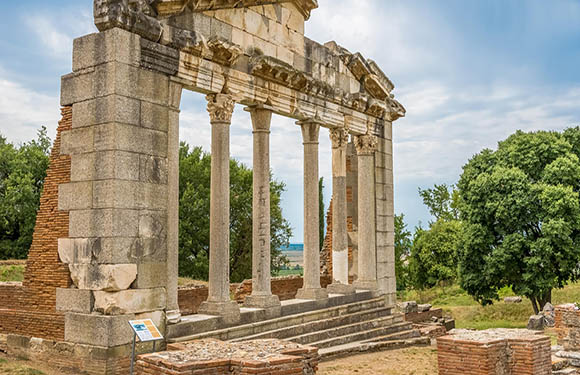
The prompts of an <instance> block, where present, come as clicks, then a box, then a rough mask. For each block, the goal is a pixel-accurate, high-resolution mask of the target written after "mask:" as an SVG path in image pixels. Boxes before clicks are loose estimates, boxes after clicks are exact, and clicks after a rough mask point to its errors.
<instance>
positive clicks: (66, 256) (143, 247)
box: [58, 237, 167, 278]
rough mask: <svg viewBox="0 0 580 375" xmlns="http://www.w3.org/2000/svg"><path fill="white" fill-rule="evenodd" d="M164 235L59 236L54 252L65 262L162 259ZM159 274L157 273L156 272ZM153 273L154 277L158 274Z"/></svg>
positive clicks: (119, 261)
mask: <svg viewBox="0 0 580 375" xmlns="http://www.w3.org/2000/svg"><path fill="white" fill-rule="evenodd" d="M166 247H167V244H166V238H165V237H163V238H135V237H114V238H111V237H100V238H60V239H59V240H58V254H59V258H60V260H61V262H63V263H65V264H90V263H95V264H126V263H133V262H164V261H165V259H166V257H167V256H166ZM159 277H161V276H159ZM159 277H157V276H156V278H159Z"/></svg>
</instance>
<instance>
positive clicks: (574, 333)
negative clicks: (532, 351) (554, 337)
mask: <svg viewBox="0 0 580 375" xmlns="http://www.w3.org/2000/svg"><path fill="white" fill-rule="evenodd" d="M555 328H556V333H557V334H558V345H562V346H563V347H564V349H565V350H567V351H574V352H576V351H580V311H578V310H576V308H575V306H574V304H567V305H559V306H556V324H555Z"/></svg>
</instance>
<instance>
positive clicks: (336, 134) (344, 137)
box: [330, 128, 348, 148]
mask: <svg viewBox="0 0 580 375" xmlns="http://www.w3.org/2000/svg"><path fill="white" fill-rule="evenodd" d="M330 140H331V141H332V148H341V147H346V145H347V144H348V129H346V128H336V129H330Z"/></svg>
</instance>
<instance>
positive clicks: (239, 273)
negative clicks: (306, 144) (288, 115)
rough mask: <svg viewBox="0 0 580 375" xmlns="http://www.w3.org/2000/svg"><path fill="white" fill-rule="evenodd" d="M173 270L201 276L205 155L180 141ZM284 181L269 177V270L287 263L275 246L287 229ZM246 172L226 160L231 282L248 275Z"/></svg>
mask: <svg viewBox="0 0 580 375" xmlns="http://www.w3.org/2000/svg"><path fill="white" fill-rule="evenodd" d="M179 160H180V164H179V172H180V177H179V179H180V183H179V197H180V201H179V274H180V275H181V276H186V277H192V278H195V279H202V280H207V278H208V274H209V203H210V202H209V200H210V171H211V155H209V154H207V153H205V152H203V151H202V149H201V148H200V147H195V148H193V149H190V148H189V146H188V145H187V144H186V143H181V147H180V151H179ZM284 188H285V186H284V184H283V183H281V182H278V181H275V180H272V181H271V182H270V205H271V209H270V211H271V212H270V215H271V243H270V244H271V252H272V264H271V266H272V272H273V273H277V272H278V271H279V270H280V268H281V267H282V266H284V265H287V262H288V261H287V259H286V258H285V257H284V256H282V253H281V251H280V248H281V247H282V246H283V245H287V244H288V241H289V238H290V237H291V234H292V232H291V228H290V225H289V223H288V221H286V219H284V217H283V216H282V209H281V207H280V197H281V194H282V192H283V191H284ZM252 191H253V190H252V171H251V170H250V169H249V168H247V167H246V166H244V165H243V164H241V163H239V162H238V161H236V160H233V159H232V160H230V273H231V280H232V281H233V282H240V281H243V280H244V279H247V278H251V277H252Z"/></svg>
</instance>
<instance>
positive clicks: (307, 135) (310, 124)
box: [297, 120, 320, 145]
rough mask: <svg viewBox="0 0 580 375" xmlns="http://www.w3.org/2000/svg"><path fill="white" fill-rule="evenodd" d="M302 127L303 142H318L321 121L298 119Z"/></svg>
mask: <svg viewBox="0 0 580 375" xmlns="http://www.w3.org/2000/svg"><path fill="white" fill-rule="evenodd" d="M297 124H298V125H300V127H301V128H302V140H303V142H302V143H303V144H305V145H307V144H318V135H319V134H320V122H319V121H316V120H305V121H298V122H297Z"/></svg>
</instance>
